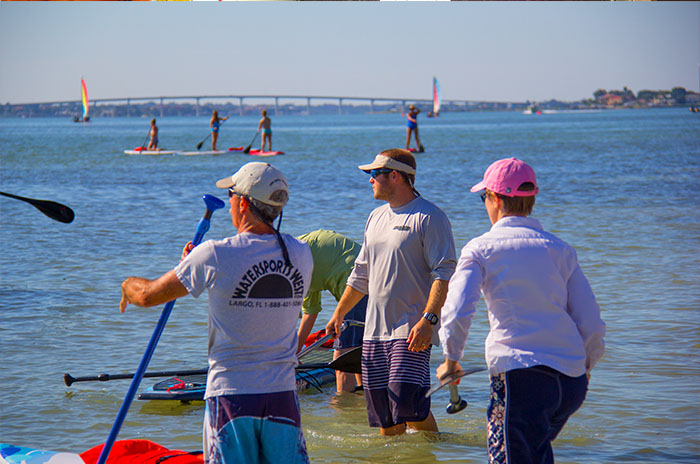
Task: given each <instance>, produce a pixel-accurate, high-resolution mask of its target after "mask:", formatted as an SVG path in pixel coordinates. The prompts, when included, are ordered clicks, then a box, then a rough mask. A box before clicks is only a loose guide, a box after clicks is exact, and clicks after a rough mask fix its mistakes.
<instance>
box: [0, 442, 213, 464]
mask: <svg viewBox="0 0 700 464" xmlns="http://www.w3.org/2000/svg"><path fill="white" fill-rule="evenodd" d="M103 447H104V445H98V446H95V447H93V448H90V449H89V450H87V451H85V452H82V453H80V454H75V453H65V452H61V451H47V450H38V449H34V448H26V447H23V446H13V445H9V444H5V443H3V444H0V464H95V463H96V462H97V461H98V459H99V456H100V453H101V451H102V448H103ZM108 462H110V463H111V464H134V463H149V464H151V463H158V462H163V463H167V464H171V463H172V464H203V462H204V460H203V453H202V452H201V451H192V452H187V451H181V450H175V449H169V448H166V447H164V446H162V445H159V444H158V443H154V442H152V441H149V440H118V441H116V442H115V443H114V446H113V447H112V449H111V452H110V454H109V461H108Z"/></svg>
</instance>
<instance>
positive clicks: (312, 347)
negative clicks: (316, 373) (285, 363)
mask: <svg viewBox="0 0 700 464" xmlns="http://www.w3.org/2000/svg"><path fill="white" fill-rule="evenodd" d="M347 326H348V323H347V322H343V324H342V325H341V326H340V331H341V332H342V331H343V330H345V328H346V327H347ZM333 337H335V334H333V333H328V334H326V335H324V336H323V337H321V338H319V339H318V340H316V341H315V342H314V343H312V344H311V345H309V346H307V347H306V348H304V349H303V350H301V351H300V352H299V354H298V355H297V359H301V358H303V357H304V356H306V355H307V354H309V353H310V352H312V351H313V350H315V349H316V348H318V347H319V346H321V345H323V344H324V343H326V342H327V341H328V340H330V339H331V338H333Z"/></svg>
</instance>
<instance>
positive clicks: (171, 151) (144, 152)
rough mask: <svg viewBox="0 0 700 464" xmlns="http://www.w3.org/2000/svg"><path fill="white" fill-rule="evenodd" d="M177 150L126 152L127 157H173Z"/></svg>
mask: <svg viewBox="0 0 700 464" xmlns="http://www.w3.org/2000/svg"><path fill="white" fill-rule="evenodd" d="M174 153H175V150H124V154H126V155H172V154H174Z"/></svg>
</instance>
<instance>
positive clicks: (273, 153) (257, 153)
mask: <svg viewBox="0 0 700 464" xmlns="http://www.w3.org/2000/svg"><path fill="white" fill-rule="evenodd" d="M228 151H244V148H243V147H231V148H229V149H228ZM247 154H248V155H252V156H277V155H284V152H283V151H260V150H255V149H253V150H250V152H249V153H247Z"/></svg>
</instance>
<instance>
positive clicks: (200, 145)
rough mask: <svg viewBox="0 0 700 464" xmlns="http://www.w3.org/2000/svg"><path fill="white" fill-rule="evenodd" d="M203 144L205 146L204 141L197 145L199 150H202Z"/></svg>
mask: <svg viewBox="0 0 700 464" xmlns="http://www.w3.org/2000/svg"><path fill="white" fill-rule="evenodd" d="M203 144H204V142H203V141H202V142H199V143H198V144H197V150H199V149H200V148H202V145H203Z"/></svg>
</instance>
